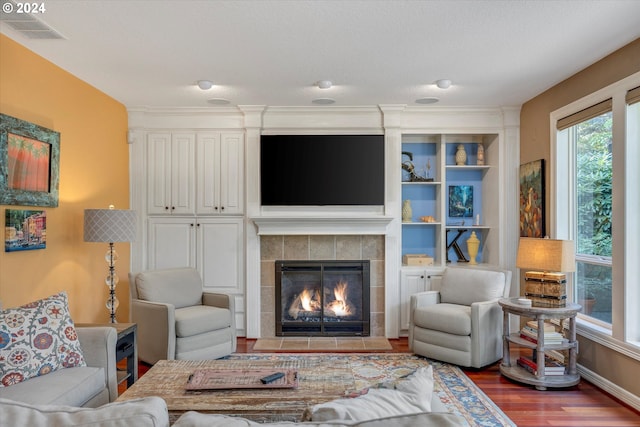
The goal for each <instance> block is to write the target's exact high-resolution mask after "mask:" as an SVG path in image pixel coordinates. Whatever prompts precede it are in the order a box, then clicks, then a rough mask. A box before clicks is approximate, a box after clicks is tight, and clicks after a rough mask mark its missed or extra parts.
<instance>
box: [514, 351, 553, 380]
mask: <svg viewBox="0 0 640 427" xmlns="http://www.w3.org/2000/svg"><path fill="white" fill-rule="evenodd" d="M517 363H518V365H519V366H522V367H523V368H524V369H526V370H527V371H528V372H530V373H532V374H533V375H538V364H537V363H536V362H535V361H534V360H533V359H532V358H530V357H526V356H520V357H519V358H518V361H517ZM544 375H545V376H547V375H548V376H554V375H564V365H563V364H561V363H559V362H557V361H556V360H554V359H552V358H550V357H546V356H545V366H544Z"/></svg>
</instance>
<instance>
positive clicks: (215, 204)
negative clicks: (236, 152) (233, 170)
mask: <svg viewBox="0 0 640 427" xmlns="http://www.w3.org/2000/svg"><path fill="white" fill-rule="evenodd" d="M197 144H198V145H197V152H198V156H197V164H198V167H197V177H198V185H197V187H198V196H197V202H196V206H197V213H198V214H207V215H208V214H214V213H218V212H219V211H220V191H219V188H220V182H219V180H220V166H219V164H220V134H219V133H198V143H197Z"/></svg>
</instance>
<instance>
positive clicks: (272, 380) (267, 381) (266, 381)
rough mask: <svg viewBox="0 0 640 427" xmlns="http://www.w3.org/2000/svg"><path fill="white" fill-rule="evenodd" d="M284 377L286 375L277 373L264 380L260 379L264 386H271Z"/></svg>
mask: <svg viewBox="0 0 640 427" xmlns="http://www.w3.org/2000/svg"><path fill="white" fill-rule="evenodd" d="M282 377H284V373H282V372H276V373H275V374H271V375H267V376H266V377H264V378H260V381H261V382H262V384H269V383H272V382H274V381H275V380H277V379H280V378H282Z"/></svg>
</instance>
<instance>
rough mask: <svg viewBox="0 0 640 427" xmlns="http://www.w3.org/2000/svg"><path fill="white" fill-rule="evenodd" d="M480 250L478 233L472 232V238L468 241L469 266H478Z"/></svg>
mask: <svg viewBox="0 0 640 427" xmlns="http://www.w3.org/2000/svg"><path fill="white" fill-rule="evenodd" d="M478 248H480V239H478V236H476V232H475V231H472V232H471V236H470V237H469V238H468V239H467V251H469V264H474V265H475V264H477V262H476V257H477V256H478Z"/></svg>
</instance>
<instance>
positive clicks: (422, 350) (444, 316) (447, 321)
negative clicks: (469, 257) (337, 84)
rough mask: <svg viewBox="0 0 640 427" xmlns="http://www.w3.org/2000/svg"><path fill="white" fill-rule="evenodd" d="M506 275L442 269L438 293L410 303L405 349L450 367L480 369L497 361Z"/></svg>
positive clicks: (507, 284) (414, 297)
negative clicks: (500, 301) (501, 304)
mask: <svg viewBox="0 0 640 427" xmlns="http://www.w3.org/2000/svg"><path fill="white" fill-rule="evenodd" d="M511 275H512V274H511V271H509V270H497V269H490V268H466V267H448V268H447V269H446V270H445V272H444V275H443V277H442V282H441V287H440V290H439V291H427V292H421V293H418V294H414V295H412V296H411V300H410V312H409V348H410V349H411V350H412V351H413V352H414V353H416V354H419V355H421V356H425V357H429V358H432V359H436V360H441V361H443V362H448V363H453V364H455V365H460V366H467V367H474V368H480V367H483V366H486V365H488V364H491V363H494V362H496V361H497V360H500V359H501V358H502V332H503V330H502V322H503V314H502V309H501V308H500V305H499V304H498V300H499V299H500V298H503V297H508V296H509V291H510V289H511Z"/></svg>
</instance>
